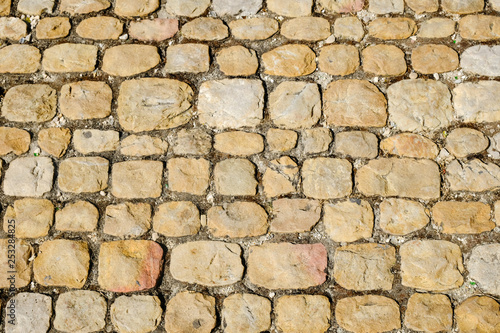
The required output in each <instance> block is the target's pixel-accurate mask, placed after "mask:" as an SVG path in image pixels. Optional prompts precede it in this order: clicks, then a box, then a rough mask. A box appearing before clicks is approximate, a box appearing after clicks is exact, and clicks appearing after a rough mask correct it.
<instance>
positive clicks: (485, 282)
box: [467, 243, 500, 296]
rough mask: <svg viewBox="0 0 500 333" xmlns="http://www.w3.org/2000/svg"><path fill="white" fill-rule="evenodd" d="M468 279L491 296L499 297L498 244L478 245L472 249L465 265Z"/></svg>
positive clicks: (499, 248) (499, 268)
mask: <svg viewBox="0 0 500 333" xmlns="http://www.w3.org/2000/svg"><path fill="white" fill-rule="evenodd" d="M467 270H468V271H469V277H470V278H472V279H474V280H475V281H477V283H478V284H479V287H480V288H481V289H482V290H483V291H485V292H487V293H489V294H493V295H497V296H498V295H500V244H498V243H497V244H487V245H478V246H476V247H475V248H473V249H472V252H471V256H470V258H469V261H468V263H467Z"/></svg>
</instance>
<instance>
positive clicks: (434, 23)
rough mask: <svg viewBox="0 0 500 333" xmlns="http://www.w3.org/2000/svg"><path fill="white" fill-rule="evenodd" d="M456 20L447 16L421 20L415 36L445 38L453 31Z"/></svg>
mask: <svg viewBox="0 0 500 333" xmlns="http://www.w3.org/2000/svg"><path fill="white" fill-rule="evenodd" d="M455 26H456V22H455V21H453V20H452V19H449V18H444V17H434V18H431V19H429V20H427V21H424V22H422V24H421V25H420V29H418V33H417V36H418V37H422V38H445V37H449V36H451V35H453V34H454V33H455Z"/></svg>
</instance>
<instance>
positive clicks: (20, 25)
mask: <svg viewBox="0 0 500 333" xmlns="http://www.w3.org/2000/svg"><path fill="white" fill-rule="evenodd" d="M26 30H27V29H26V23H24V21H23V20H21V19H19V18H17V17H0V39H10V40H13V41H17V40H19V39H21V38H23V37H25V36H26V34H27V32H26Z"/></svg>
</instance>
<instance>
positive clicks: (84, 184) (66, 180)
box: [57, 157, 109, 193]
mask: <svg viewBox="0 0 500 333" xmlns="http://www.w3.org/2000/svg"><path fill="white" fill-rule="evenodd" d="M108 171H109V161H108V160H106V159H105V158H102V157H71V158H67V159H65V160H64V161H62V162H61V164H60V165H59V173H58V177H57V183H58V185H59V188H60V189H61V191H64V192H71V193H87V192H99V191H102V190H104V189H106V188H107V187H108Z"/></svg>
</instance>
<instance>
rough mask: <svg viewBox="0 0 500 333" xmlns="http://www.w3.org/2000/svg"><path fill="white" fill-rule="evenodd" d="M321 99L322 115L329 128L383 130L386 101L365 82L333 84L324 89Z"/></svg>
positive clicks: (351, 81)
mask: <svg viewBox="0 0 500 333" xmlns="http://www.w3.org/2000/svg"><path fill="white" fill-rule="evenodd" d="M354 92H355V93H354ZM323 98H324V114H325V118H326V122H327V123H328V124H329V125H334V126H356V127H383V126H385V123H386V120H387V112H386V109H387V101H386V99H385V97H384V94H382V93H381V92H380V91H379V90H378V88H377V87H376V86H375V85H373V84H371V83H370V82H368V81H365V80H351V79H349V80H338V81H333V82H331V83H330V84H329V85H328V88H327V89H326V91H325V92H324V96H323Z"/></svg>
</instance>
